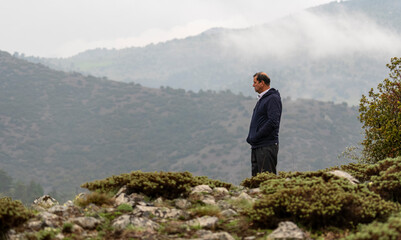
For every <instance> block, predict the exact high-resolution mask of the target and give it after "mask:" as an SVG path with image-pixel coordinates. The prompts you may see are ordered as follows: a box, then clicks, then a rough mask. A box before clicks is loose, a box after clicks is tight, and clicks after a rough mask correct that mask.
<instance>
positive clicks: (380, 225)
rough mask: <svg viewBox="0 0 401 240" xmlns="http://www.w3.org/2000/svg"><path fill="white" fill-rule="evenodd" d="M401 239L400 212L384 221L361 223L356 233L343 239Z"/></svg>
mask: <svg viewBox="0 0 401 240" xmlns="http://www.w3.org/2000/svg"><path fill="white" fill-rule="evenodd" d="M375 239H401V214H400V213H399V214H396V215H393V216H391V217H389V219H388V220H387V221H386V222H378V221H374V222H373V223H371V224H368V225H361V226H360V227H359V229H358V231H357V232H356V233H353V234H350V235H349V236H347V237H345V240H375Z"/></svg>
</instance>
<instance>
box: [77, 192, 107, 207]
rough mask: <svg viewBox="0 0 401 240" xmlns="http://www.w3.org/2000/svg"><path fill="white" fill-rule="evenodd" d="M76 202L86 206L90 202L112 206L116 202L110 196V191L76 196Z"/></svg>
mask: <svg viewBox="0 0 401 240" xmlns="http://www.w3.org/2000/svg"><path fill="white" fill-rule="evenodd" d="M75 203H76V204H77V205H78V206H81V207H86V206H88V205H89V204H95V205H98V206H103V205H106V206H110V205H112V204H113V203H114V200H113V199H112V197H111V196H110V193H108V194H107V193H99V192H91V193H89V194H85V195H83V196H82V197H79V198H76V199H75Z"/></svg>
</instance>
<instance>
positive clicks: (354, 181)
mask: <svg viewBox="0 0 401 240" xmlns="http://www.w3.org/2000/svg"><path fill="white" fill-rule="evenodd" d="M328 173H331V174H333V175H335V176H337V177H340V178H345V179H348V181H350V183H352V184H357V183H359V181H358V179H356V178H354V177H353V176H352V175H351V174H349V173H347V172H344V171H341V170H333V171H330V172H328Z"/></svg>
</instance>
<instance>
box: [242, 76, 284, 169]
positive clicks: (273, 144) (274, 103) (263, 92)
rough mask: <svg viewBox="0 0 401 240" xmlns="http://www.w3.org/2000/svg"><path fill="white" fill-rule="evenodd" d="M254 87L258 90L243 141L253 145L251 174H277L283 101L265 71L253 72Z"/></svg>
mask: <svg viewBox="0 0 401 240" xmlns="http://www.w3.org/2000/svg"><path fill="white" fill-rule="evenodd" d="M253 87H254V88H255V92H257V93H259V95H258V98H259V100H258V102H257V103H256V106H255V108H254V110H253V115H252V119H251V124H250V127H249V134H248V138H247V139H246V141H247V142H248V143H249V144H250V145H251V147H252V154H251V164H252V176H256V175H257V174H258V173H261V172H266V171H267V172H271V173H274V174H277V170H276V166H277V154H278V144H279V141H278V132H279V128H280V119H281V112H282V104H281V97H280V93H279V92H278V91H277V90H276V89H274V88H270V78H269V77H268V76H267V74H266V73H264V72H258V73H256V74H255V75H253Z"/></svg>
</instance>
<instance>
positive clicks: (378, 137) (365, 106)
mask: <svg viewBox="0 0 401 240" xmlns="http://www.w3.org/2000/svg"><path fill="white" fill-rule="evenodd" d="M387 67H388V68H389V69H390V74H389V77H390V78H386V79H384V81H383V83H380V84H379V85H378V86H377V90H378V92H377V93H375V92H374V91H373V88H372V89H371V90H370V91H369V98H368V97H366V96H365V95H362V98H361V100H360V104H359V113H360V115H359V120H360V121H361V123H362V124H363V126H362V128H364V130H365V139H364V140H363V141H362V146H363V150H362V154H363V157H364V159H365V161H366V162H368V163H375V162H377V161H380V160H382V159H385V158H388V157H397V156H400V155H401V58H396V57H395V58H392V59H391V63H390V64H387Z"/></svg>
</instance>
